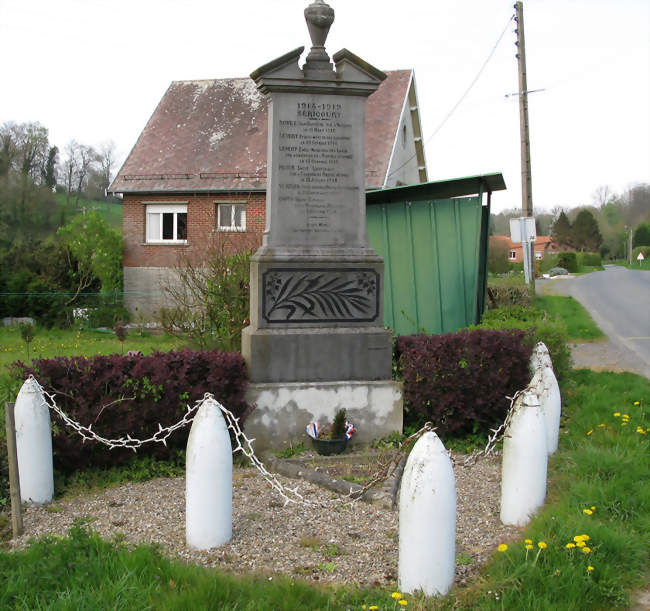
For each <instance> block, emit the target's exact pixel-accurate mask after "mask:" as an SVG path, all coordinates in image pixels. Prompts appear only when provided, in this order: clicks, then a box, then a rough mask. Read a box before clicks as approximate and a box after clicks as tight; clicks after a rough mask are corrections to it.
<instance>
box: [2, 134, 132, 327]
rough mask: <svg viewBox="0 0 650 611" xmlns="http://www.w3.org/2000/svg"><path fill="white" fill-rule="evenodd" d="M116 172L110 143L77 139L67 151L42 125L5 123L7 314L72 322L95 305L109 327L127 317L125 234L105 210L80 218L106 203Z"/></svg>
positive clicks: (4, 303)
mask: <svg viewBox="0 0 650 611" xmlns="http://www.w3.org/2000/svg"><path fill="white" fill-rule="evenodd" d="M114 169H115V147H114V145H113V144H112V143H110V142H108V143H105V144H103V145H101V146H100V147H99V148H98V149H95V148H93V147H91V146H89V145H85V144H81V143H79V142H77V141H76V140H72V141H70V142H69V143H68V144H67V145H66V146H65V148H64V149H63V152H62V153H61V152H60V151H59V149H58V147H57V146H56V145H54V144H52V143H51V142H50V140H49V135H48V130H47V128H45V127H43V126H42V125H41V124H40V123H15V122H7V123H4V124H3V125H2V126H0V316H32V317H34V318H36V319H37V320H38V321H39V322H41V323H44V324H55V323H56V324H67V323H70V322H71V321H72V319H73V310H74V309H76V308H79V307H84V306H88V305H94V306H97V305H101V306H102V307H104V309H106V310H107V318H108V319H109V320H107V321H106V322H108V323H109V324H110V322H111V320H110V319H112V317H113V316H114V314H115V313H116V312H117V314H119V315H120V317H121V316H122V315H123V313H124V311H123V308H122V307H121V304H120V299H119V298H117V299H116V297H115V294H116V293H119V291H120V290H121V285H122V238H121V235H119V234H118V233H117V232H115V231H113V230H112V229H111V228H110V227H108V225H107V224H106V222H105V221H104V220H103V219H102V218H101V217H100V215H99V214H98V213H97V212H95V211H90V212H88V213H86V212H87V211H86V210H85V209H84V210H83V213H82V214H80V212H81V211H82V208H83V204H84V203H85V201H86V200H88V199H93V200H97V199H100V200H105V199H106V197H107V196H106V189H107V188H108V186H109V185H110V181H111V179H112V174H113V172H114ZM89 293H91V294H94V297H93V298H91V297H90V296H89V295H88V294H89Z"/></svg>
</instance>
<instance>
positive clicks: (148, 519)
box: [11, 458, 519, 585]
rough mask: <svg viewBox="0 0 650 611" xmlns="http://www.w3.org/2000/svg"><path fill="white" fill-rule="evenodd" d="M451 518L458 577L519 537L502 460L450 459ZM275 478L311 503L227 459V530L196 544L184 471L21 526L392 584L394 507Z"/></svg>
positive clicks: (235, 564)
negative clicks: (209, 544) (189, 528)
mask: <svg viewBox="0 0 650 611" xmlns="http://www.w3.org/2000/svg"><path fill="white" fill-rule="evenodd" d="M454 470H455V476H456V485H457V497H458V501H457V503H458V518H457V554H459V556H457V560H458V566H457V570H456V581H457V583H459V584H464V583H465V582H466V581H467V580H468V579H469V578H470V577H471V576H472V575H474V574H476V573H477V572H478V570H479V569H480V566H481V564H482V563H484V562H485V560H486V559H487V558H488V557H489V556H490V555H491V553H492V552H493V551H494V549H495V547H496V546H497V545H498V543H500V542H503V541H506V540H509V539H512V538H514V537H517V536H518V532H519V531H518V529H517V528H512V527H505V526H503V525H502V524H501V523H500V521H499V517H498V515H499V490H500V462H499V459H497V458H489V459H483V460H479V461H478V462H477V463H476V464H475V465H472V466H470V467H462V466H457V467H455V469H454ZM278 479H279V480H280V481H281V482H282V483H283V485H285V486H289V487H292V488H293V487H295V486H296V483H298V490H299V492H300V493H301V494H302V495H303V496H304V497H305V498H306V499H308V500H310V501H317V502H318V503H319V504H312V505H308V506H307V505H303V504H300V505H298V504H289V505H286V506H284V505H283V500H282V498H281V497H280V496H279V495H278V494H277V493H276V492H275V491H273V490H272V489H271V488H270V487H269V486H268V484H267V483H266V482H265V480H264V479H263V478H262V477H261V476H260V475H258V473H257V471H255V470H254V469H252V468H235V470H234V476H233V538H232V540H231V541H230V542H229V543H227V544H226V545H223V546H221V547H219V548H217V549H214V550H211V551H209V552H197V551H194V550H191V549H189V548H187V547H186V545H185V502H184V493H185V480H184V478H173V479H156V480H152V481H149V482H145V483H138V484H127V485H123V486H119V487H114V488H109V489H106V490H103V491H100V492H97V493H91V494H88V495H83V496H77V497H70V498H61V499H58V500H56V501H55V502H54V503H53V504H52V505H49V506H47V507H31V508H27V509H26V511H25V514H24V518H23V519H24V525H25V533H26V534H25V535H23V536H22V537H20V538H19V539H17V540H15V541H13V542H12V543H11V545H12V547H13V548H21V547H23V546H24V545H25V544H26V542H27V540H28V539H29V538H30V537H41V536H43V535H47V534H56V535H65V534H66V533H67V531H68V529H69V528H70V527H71V526H72V525H73V524H74V523H75V521H78V520H81V521H85V522H88V523H89V524H90V526H91V527H92V528H93V529H94V530H95V531H96V532H98V533H99V534H100V535H101V536H102V537H104V538H106V539H111V538H114V537H119V538H124V540H125V541H126V542H128V543H129V544H137V543H155V544H158V545H160V546H161V547H162V549H163V550H164V553H166V554H167V555H169V556H170V557H174V558H179V559H182V560H185V561H187V562H191V563H195V564H200V565H203V566H209V567H219V568H221V569H224V570H230V571H237V572H242V571H257V572H261V573H264V574H269V575H272V574H277V573H283V574H285V575H290V576H291V575H293V576H299V577H303V578H306V579H308V580H313V581H319V582H336V583H348V584H352V583H356V584H361V585H389V584H392V585H394V584H395V582H396V579H397V531H398V515H397V512H394V511H390V510H387V509H382V508H380V507H377V506H375V505H370V504H367V503H365V502H362V501H356V502H353V503H350V502H343V501H342V499H341V497H340V496H339V495H337V494H335V493H332V492H330V491H327V490H324V489H322V488H319V487H317V486H315V485H313V484H310V483H308V482H304V481H299V482H296V480H291V479H288V478H285V477H282V476H278Z"/></svg>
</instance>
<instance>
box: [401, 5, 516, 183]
mask: <svg viewBox="0 0 650 611" xmlns="http://www.w3.org/2000/svg"><path fill="white" fill-rule="evenodd" d="M514 20H515V14H514V13H513V14H512V15H511V16H510V18H509V19H508V22H507V23H506V26H505V27H504V28H503V32H501V34H500V35H499V38H498V39H497V41H496V43H495V44H494V47H492V50H491V51H490V52H489V54H488V56H487V58H486V60H485V61H484V62H483V65H482V66H481V68H480V69H479V71H478V72H477V73H476V76H475V77H474V78H473V80H472V82H471V83H470V84H469V87H467V89H465V91H464V92H463V94H462V95H461V96H460V98H459V99H458V101H457V102H456V103H455V104H454V105H453V107H452V108H451V110H450V111H449V112H448V113H447V114H446V115H445V117H444V118H443V120H442V121H441V122H440V124H439V125H438V127H436V129H435V131H434V132H433V133H432V134H431V135H430V136H429V137H428V138H427V139H426V140H425V141H424V143H423V146H424V145H425V144H428V143H429V142H431V140H433V138H434V137H435V135H436V134H437V133H438V132H439V131H440V130H441V129H442V128H443V126H444V125H445V123H447V121H448V120H449V118H450V117H451V116H452V115H453V114H454V112H456V109H457V108H458V107H459V106H460V105H461V104H462V102H463V100H464V99H465V98H466V97H467V95H468V94H469V92H470V91H471V90H472V88H473V87H474V85H476V82H477V81H478V79H479V78H480V77H481V74H483V71H484V70H485V68H486V67H487V65H488V63H489V62H490V60H491V59H492V56H493V55H494V53H495V51H496V50H497V47H498V46H499V44H500V43H501V40H502V39H503V37H504V35H505V33H506V31H507V30H508V27H509V26H510V22H511V21H514ZM416 157H417V153H415V154H414V155H412V156H411V157H409V158H408V159H407V160H406V161H405V162H404V163H403V164H402V165H401V166H399V167H398V168H396V169H394V170H393V171H392V172H391V173H390V174H389V175H388V176H392V175H393V174H395V173H396V172H399V171H400V170H401V169H402V168H403V167H404V166H405V165H408V164H409V163H410V162H411V161H412V160H413V159H415V158H416Z"/></svg>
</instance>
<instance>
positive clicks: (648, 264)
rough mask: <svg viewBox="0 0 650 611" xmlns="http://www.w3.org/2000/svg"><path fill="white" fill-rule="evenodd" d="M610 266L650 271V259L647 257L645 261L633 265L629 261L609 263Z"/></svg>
mask: <svg viewBox="0 0 650 611" xmlns="http://www.w3.org/2000/svg"><path fill="white" fill-rule="evenodd" d="M608 265H620V266H621V267H627V268H628V269H643V270H646V271H648V270H650V257H646V258H645V259H644V260H643V261H640V262H639V261H636V260H635V261H634V262H633V263H632V264H630V263H628V262H627V261H608Z"/></svg>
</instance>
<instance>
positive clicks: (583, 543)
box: [576, 539, 587, 547]
mask: <svg viewBox="0 0 650 611" xmlns="http://www.w3.org/2000/svg"><path fill="white" fill-rule="evenodd" d="M576 545H577V546H578V547H585V545H587V544H586V543H585V542H584V541H583V540H582V539H580V541H578V542H577V543H576Z"/></svg>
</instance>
